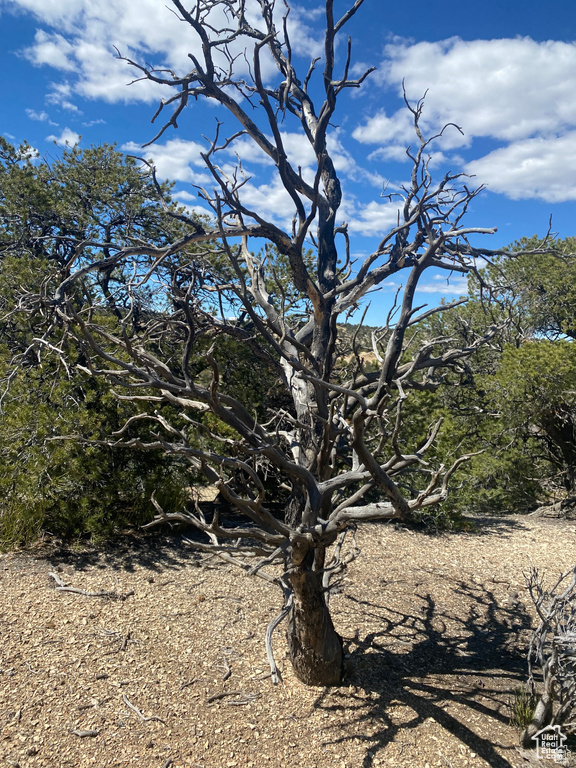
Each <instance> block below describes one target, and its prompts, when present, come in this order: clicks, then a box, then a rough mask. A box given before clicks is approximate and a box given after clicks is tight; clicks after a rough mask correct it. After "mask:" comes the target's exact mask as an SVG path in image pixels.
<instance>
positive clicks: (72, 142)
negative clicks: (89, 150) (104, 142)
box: [46, 128, 81, 147]
mask: <svg viewBox="0 0 576 768" xmlns="http://www.w3.org/2000/svg"><path fill="white" fill-rule="evenodd" d="M80 138H81V136H80V134H79V133H76V131H72V130H70V128H64V130H63V131H62V133H61V134H60V136H46V141H53V142H54V143H55V144H58V146H59V147H75V146H76V144H78V143H79V142H80Z"/></svg>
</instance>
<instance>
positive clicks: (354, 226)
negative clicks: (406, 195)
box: [348, 200, 398, 237]
mask: <svg viewBox="0 0 576 768" xmlns="http://www.w3.org/2000/svg"><path fill="white" fill-rule="evenodd" d="M397 221H398V203H397V202H386V203H378V202H376V201H375V200H372V201H371V202H370V203H368V204H367V205H363V206H360V207H358V206H356V210H355V213H354V216H353V218H351V219H350V220H349V222H348V228H349V230H350V232H352V233H354V234H360V235H365V236H367V237H374V236H381V235H384V234H385V233H386V232H388V230H389V229H390V228H391V227H394V226H395V225H396V223H397Z"/></svg>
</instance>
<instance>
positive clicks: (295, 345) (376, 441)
mask: <svg viewBox="0 0 576 768" xmlns="http://www.w3.org/2000/svg"><path fill="white" fill-rule="evenodd" d="M172 2H173V5H174V9H175V11H176V13H177V14H178V15H179V16H180V18H181V20H182V22H183V23H185V24H187V25H189V28H190V34H191V51H192V52H191V53H190V59H191V62H192V68H191V69H190V71H188V72H186V73H183V74H176V73H173V72H167V71H166V70H155V69H153V68H149V67H144V66H142V65H139V64H138V63H136V62H130V63H131V64H132V65H133V66H135V67H138V68H139V69H140V71H141V75H142V77H144V78H148V79H150V80H152V81H154V82H155V83H160V84H162V85H164V86H166V88H167V90H168V92H169V95H168V97H167V98H166V99H164V101H163V102H162V105H161V107H160V109H159V110H158V113H157V116H156V117H158V116H162V115H163V114H164V110H169V109H172V110H173V112H172V114H171V116H170V117H169V118H168V119H167V120H166V122H165V124H164V125H163V127H162V128H161V130H160V131H159V133H158V135H157V137H156V138H158V137H159V136H160V135H162V134H163V133H164V131H165V130H166V129H168V128H170V127H171V126H173V127H176V121H177V118H178V116H179V115H180V113H181V112H182V111H183V110H184V109H186V108H187V107H188V105H189V104H192V105H194V108H199V105H200V104H201V103H202V101H203V100H205V99H209V100H213V101H215V102H217V103H218V104H219V105H220V106H221V107H223V108H225V110H227V112H228V115H229V119H231V120H233V121H234V122H235V127H233V128H231V129H230V130H229V132H225V130H224V125H223V124H220V125H219V129H218V131H217V135H216V136H215V138H214V140H213V141H211V142H209V143H208V145H207V148H206V151H205V152H204V154H203V155H202V157H203V160H204V163H205V166H206V168H207V170H208V171H209V173H210V174H211V176H212V178H213V186H212V188H208V187H206V188H203V189H200V190H199V194H200V197H201V198H202V199H203V201H204V204H206V205H208V206H209V207H210V208H211V210H212V211H213V222H214V223H213V224H208V223H206V222H199V221H197V220H195V219H194V218H193V217H191V216H190V217H187V216H186V214H184V213H182V212H181V211H180V212H172V215H174V216H178V217H179V218H180V221H181V223H182V224H183V225H185V227H186V228H187V229H186V231H185V233H184V234H183V235H182V236H181V237H180V238H178V239H177V240H175V241H174V242H172V243H170V244H168V245H166V246H152V245H150V243H148V242H146V241H144V240H142V239H139V236H138V234H137V233H136V234H135V235H134V236H133V237H132V239H130V235H128V242H127V241H126V240H123V241H122V242H119V241H115V240H114V239H112V240H107V239H106V237H105V236H104V238H103V240H102V241H90V242H86V241H82V240H78V239H75V236H74V233H60V234H58V235H53V236H55V237H59V238H62V240H63V241H65V242H66V243H67V244H68V246H69V249H68V250H69V252H70V258H69V259H68V260H67V261H66V263H65V264H63V265H61V267H60V269H59V270H57V271H55V272H54V274H53V275H51V276H50V277H49V278H48V279H47V280H46V282H45V284H44V288H43V291H42V292H41V294H40V295H35V296H32V295H29V296H28V297H27V298H26V300H25V301H24V300H23V305H25V306H26V307H28V308H31V309H32V308H33V309H38V308H40V309H41V311H42V312H44V313H45V314H46V317H47V318H49V319H50V321H51V322H52V323H53V324H56V325H58V326H59V328H60V329H61V332H62V331H63V332H64V335H65V337H66V339H67V341H66V343H69V339H73V340H74V343H75V345H76V346H77V347H78V346H79V347H80V349H81V350H82V356H83V359H84V361H85V368H86V369H87V370H90V371H91V372H92V373H93V374H94V375H98V376H105V377H108V379H109V380H110V381H111V382H112V383H113V385H114V387H115V389H116V391H118V395H119V397H125V398H131V399H133V400H136V401H138V402H139V403H149V404H150V409H149V410H148V411H147V412H146V413H142V414H139V415H138V416H135V417H133V418H132V419H130V420H129V421H128V423H127V424H126V425H125V427H124V428H123V429H122V430H121V432H120V433H117V434H116V435H113V436H111V438H110V441H109V444H112V445H115V446H117V447H119V448H120V447H122V448H123V449H130V448H135V449H136V448H137V449H149V450H163V451H166V452H168V453H173V454H175V455H179V456H180V457H182V458H184V459H186V460H187V461H188V462H189V463H190V466H191V467H192V468H193V470H194V472H200V473H202V474H203V475H204V477H205V478H206V479H207V481H209V482H210V483H213V484H216V485H217V486H218V488H219V490H220V492H221V494H222V496H223V497H224V498H225V499H226V501H227V502H228V503H229V504H230V505H231V506H232V507H233V508H235V510H236V512H237V513H238V514H239V515H241V516H242V517H243V518H244V520H245V524H238V523H236V522H230V519H228V520H226V519H225V518H224V517H223V516H221V515H220V514H219V512H218V510H217V511H216V512H214V514H213V515H212V514H210V515H208V514H205V513H204V512H203V511H202V509H201V508H200V507H194V506H193V505H191V506H190V507H188V508H183V509H182V511H181V512H178V513H175V514H174V513H172V514H164V513H163V511H162V509H161V508H160V506H159V505H157V511H158V518H157V519H158V522H161V521H165V520H169V521H185V522H187V523H189V524H192V525H193V526H195V527H196V528H197V529H199V531H201V532H202V533H204V534H205V535H206V537H207V538H206V540H205V541H197V542H196V546H198V547H201V548H203V549H205V550H208V551H211V552H215V553H217V554H218V555H220V556H221V557H223V558H225V559H227V560H228V561H231V562H234V563H237V564H238V565H239V566H241V567H243V568H244V569H245V570H247V571H249V572H250V573H252V574H257V575H259V576H261V577H263V578H267V579H270V580H272V581H274V582H275V583H277V584H278V585H279V586H280V587H281V588H282V590H283V595H284V601H285V602H284V609H283V611H282V613H281V614H280V617H283V616H286V615H289V628H288V642H289V652H290V656H291V661H292V663H293V666H294V669H295V671H296V674H297V675H298V677H299V678H300V679H301V680H302V681H304V682H305V683H309V684H319V685H326V684H336V683H338V682H339V681H340V679H341V674H342V658H343V655H342V643H341V640H340V637H339V636H338V634H337V632H336V630H335V628H334V626H333V623H332V620H331V617H330V613H329V610H328V606H327V602H326V588H327V585H328V583H329V579H330V575H331V574H333V573H334V572H336V571H337V570H338V569H339V568H341V567H342V562H343V560H345V557H344V556H343V555H341V541H342V539H341V537H342V535H343V533H344V532H346V530H347V529H349V528H350V527H352V526H354V525H356V524H358V523H361V522H364V521H373V520H381V519H394V518H398V519H410V518H412V517H413V516H414V515H415V514H416V513H417V512H418V511H419V510H422V509H423V508H425V507H427V506H430V505H433V504H436V503H438V502H440V501H441V500H442V499H444V498H445V496H446V494H447V487H448V481H449V479H450V476H451V475H452V473H453V472H454V470H455V468H456V467H457V466H458V464H459V463H460V461H462V460H463V459H461V460H459V461H458V462H456V463H455V464H454V466H452V467H450V468H445V467H442V466H441V467H431V466H429V465H428V464H427V462H426V459H425V455H426V452H427V451H428V449H429V448H430V446H431V445H432V444H433V442H434V439H435V436H436V434H437V432H438V429H439V428H440V425H439V424H435V425H431V426H430V429H429V430H428V432H427V434H424V435H422V436H421V439H420V440H419V441H417V442H416V444H413V445H406V444H404V442H403V423H402V419H403V406H404V403H405V402H406V399H407V398H409V397H410V393H411V392H412V391H414V390H418V389H433V388H434V387H437V386H438V384H439V382H440V379H441V375H442V371H444V370H446V369H447V368H450V369H452V370H456V371H462V372H463V371H464V370H465V365H466V363H465V361H466V359H467V357H468V356H469V355H471V354H472V353H473V352H474V350H475V349H476V348H477V347H478V346H479V345H481V344H483V343H485V342H486V341H487V340H489V339H490V337H491V335H492V334H493V333H494V329H493V328H490V329H488V330H487V331H486V333H485V334H484V335H482V336H475V337H474V338H471V339H470V340H469V343H467V344H466V345H465V346H462V345H459V346H454V345H453V340H452V339H451V338H443V337H439V338H428V339H424V340H422V338H423V337H422V334H416V332H415V326H416V325H417V323H418V322H419V320H420V319H421V318H423V317H427V316H429V315H430V314H431V313H433V312H438V311H448V310H449V309H450V308H452V307H453V306H456V305H457V304H458V303H459V302H453V303H452V304H445V305H442V306H440V307H435V308H426V307H417V306H415V295H416V290H417V287H418V284H419V281H420V280H421V279H422V276H423V275H424V274H425V273H426V271H427V270H445V271H446V273H452V272H458V273H462V274H466V273H468V272H470V271H474V270H475V269H476V264H477V260H478V259H479V258H482V257H483V256H487V255H489V254H488V252H484V251H482V250H479V249H476V248H473V247H472V246H471V245H470V244H469V241H468V237H469V235H471V234H477V233H491V232H493V231H494V230H487V229H479V228H475V227H468V226H466V225H465V224H464V222H463V219H464V216H465V214H466V212H467V209H468V206H469V203H470V202H471V200H473V198H474V197H475V196H476V195H477V194H478V191H479V190H471V189H469V188H468V187H467V186H466V184H465V183H464V180H463V179H462V178H461V176H460V175H459V174H447V175H445V176H444V177H443V178H442V179H441V180H440V181H439V182H437V183H435V182H434V181H433V179H432V177H431V174H430V173H429V168H428V153H429V150H430V146H431V142H432V141H433V140H434V138H437V137H433V138H431V139H429V138H426V137H425V136H424V135H423V133H422V132H421V128H420V118H421V112H422V107H423V105H422V103H418V104H417V105H416V106H410V105H409V104H408V103H407V108H408V109H410V111H411V113H412V116H413V119H414V120H413V121H414V129H415V133H416V139H417V144H416V147H415V149H413V150H408V157H409V159H410V161H411V164H412V167H411V175H410V180H409V182H408V183H407V184H406V185H405V187H404V188H403V189H401V190H399V192H398V198H397V199H398V219H397V225H396V226H395V227H393V228H392V229H391V230H390V231H388V232H386V233H383V234H382V239H381V241H380V243H379V245H378V247H377V248H376V249H375V250H374V252H373V253H371V254H370V255H368V256H367V257H365V258H363V259H362V260H359V261H353V260H352V259H351V256H350V242H349V233H348V228H347V226H346V224H345V223H343V222H342V221H341V220H340V219H339V208H340V206H341V202H342V188H341V181H340V178H339V176H338V173H337V170H336V167H335V162H334V158H333V157H332V155H331V151H330V141H329V137H330V132H331V130H333V129H332V120H333V118H334V115H335V113H336V109H337V106H338V100H339V96H340V95H341V94H342V92H343V91H345V90H346V89H350V88H359V87H360V86H361V85H362V83H363V82H364V81H365V79H366V77H367V76H368V75H369V72H370V71H368V72H366V73H364V74H363V75H362V76H360V77H358V78H357V79H354V78H353V77H352V76H351V74H350V73H351V71H352V66H351V45H350V43H349V44H348V47H347V49H345V50H346V51H347V53H345V56H344V60H343V61H342V62H341V64H340V66H339V67H337V66H336V60H335V52H336V47H337V46H336V42H337V38H338V36H339V35H340V34H341V33H342V31H343V30H344V28H345V27H346V24H347V22H348V21H349V20H350V19H351V18H352V17H353V16H354V15H355V14H356V13H357V12H358V11H359V9H360V7H361V6H362V4H363V0H356V2H355V3H354V5H353V6H352V7H351V8H350V9H349V10H348V11H347V12H345V13H344V14H343V15H342V16H341V17H339V18H337V17H336V16H335V15H334V2H333V0H326V2H325V31H324V54H323V57H322V60H321V61H318V60H316V61H314V62H312V64H311V66H310V67H309V69H308V70H307V71H304V72H303V73H300V72H298V71H297V61H296V59H295V57H293V56H292V52H291V51H292V49H291V45H290V39H289V25H288V23H287V19H288V14H289V11H290V8H289V4H288V3H286V2H285V3H283V4H282V3H277V4H275V2H274V0H257V2H251V3H249V2H247V0H194V2H193V3H192V5H191V7H190V8H189V9H187V7H185V6H184V5H183V4H182V3H181V2H180V0H172ZM275 5H277V6H278V7H277V8H276V7H275ZM238 57H241V58H242V69H243V73H242V74H241V75H239V74H237V67H238V61H239V58H238ZM264 61H265V62H266V66H267V68H268V71H267V74H266V78H264V76H263V74H262V71H263V63H264ZM271 64H272V65H273V67H272V68H273V69H274V71H275V73H276V74H275V75H273V74H271V73H270V68H271V67H270V65H271ZM317 70H318V71H317ZM226 125H228V124H226ZM285 126H292V127H294V126H295V128H294V129H295V130H298V131H299V133H300V136H301V140H302V142H306V143H307V145H309V148H310V150H311V151H312V153H313V156H314V158H315V169H314V174H313V176H312V177H307V176H306V175H305V174H302V173H301V172H300V169H299V168H298V167H294V165H293V164H292V162H291V161H290V157H289V152H288V150H287V147H286V146H285V133H284V129H285V128H284V127H285ZM244 142H251V143H252V144H253V145H255V146H256V147H257V148H258V150H259V151H260V152H262V153H264V155H265V156H267V158H269V160H270V161H271V162H272V163H273V164H274V166H275V168H276V172H277V175H278V178H279V180H280V182H281V184H282V187H283V189H284V190H285V191H286V193H287V195H288V198H289V200H290V201H291V205H292V207H293V217H292V223H291V226H290V227H288V228H284V227H282V226H281V225H279V224H278V223H277V222H276V221H275V220H274V218H273V217H272V216H271V215H269V213H268V212H267V211H266V210H254V209H252V208H251V207H250V206H249V205H248V204H247V202H246V199H245V195H244V194H243V193H244V186H245V184H246V176H245V175H244V172H243V169H242V166H241V162H240V161H238V165H237V167H236V168H235V170H232V171H230V170H229V168H228V170H226V169H225V163H221V164H219V157H221V156H224V153H225V152H226V151H228V150H229V149H230V148H232V149H233V148H234V146H235V144H237V145H238V147H239V152H240V153H241V151H242V150H241V147H242V146H243V144H244ZM394 199H396V198H394ZM49 236H50V235H49ZM203 249H205V253H204V252H203ZM399 273H402V278H401V279H402V280H403V281H404V288H403V290H402V291H401V292H400V293H399V294H398V295H397V300H396V303H395V307H394V310H393V311H391V312H390V315H389V318H388V322H387V323H386V324H385V326H384V327H382V328H381V329H380V330H379V331H377V332H373V333H372V334H368V335H366V334H362V333H357V334H355V335H354V334H352V335H351V334H349V333H343V330H344V326H343V323H344V322H345V320H346V318H347V317H348V316H349V313H350V312H351V311H353V310H354V309H355V308H357V307H358V305H359V304H361V303H362V301H363V300H364V299H365V297H366V296H367V294H369V293H373V292H374V291H376V290H378V289H379V288H381V287H382V286H383V285H384V284H385V282H386V281H388V280H390V279H396V280H397V279H398V275H399ZM102 276H108V277H109V278H110V279H109V280H108V279H107V280H106V281H105V285H106V291H104V290H103V289H102V291H101V292H100V294H99V293H98V286H99V285H101V284H102ZM151 287H153V288H154V291H155V296H156V299H155V301H154V302H153V303H152V305H150V304H149V311H148V313H147V314H146V313H142V312H141V311H138V308H139V306H140V303H139V301H140V300H139V295H140V293H141V292H142V291H143V290H146V289H150V288H151ZM98 296H100V300H97V298H98ZM111 313H112V314H113V315H114V322H113V323H112V322H111V321H110V316H111ZM223 337H230V338H232V339H236V340H239V341H240V342H242V344H243V345H245V346H246V348H250V349H252V350H253V352H254V355H255V359H257V360H261V361H263V362H264V363H265V364H266V365H267V366H268V367H269V368H272V369H274V370H275V371H276V375H277V377H278V379H279V380H280V381H281V383H282V387H283V390H284V393H285V396H284V398H283V399H280V401H279V402H278V403H277V405H276V407H275V408H274V409H271V410H269V412H268V413H265V409H262V408H260V409H258V408H252V407H250V406H249V405H248V404H247V403H246V402H244V401H243V398H242V396H241V393H240V394H239V393H238V392H237V391H236V392H232V391H231V389H230V387H229V386H228V384H227V377H226V371H225V370H223V363H222V359H221V357H219V355H218V349H219V347H218V344H219V340H220V339H222V338H223ZM416 339H418V345H416V341H415V340H416ZM48 341H49V339H48V337H46V342H48ZM366 341H367V342H368V346H369V349H368V350H365V349H364V348H363V344H364V342H366ZM61 349H62V354H65V345H62V347H61ZM199 351H200V352H201V354H199ZM256 375H257V374H256ZM143 423H145V424H146V427H147V434H148V435H149V434H150V428H151V426H153V427H155V429H156V438H155V439H152V440H151V439H147V440H146V439H144V438H142V437H141V436H139V433H138V430H139V426H141V425H142V424H143ZM411 471H416V472H417V478H418V482H411V481H410V473H411ZM422 478H424V480H423V479H422ZM279 502H282V503H281V504H279ZM279 506H282V513H281V514H279V513H278V507H279ZM236 519H237V515H236ZM332 545H335V547H334V549H333V550H329V548H330V547H331V546H332ZM329 551H331V553H332V554H330V555H328V554H327V553H328V552H329ZM278 565H279V568H278V567H277V566H278ZM280 617H279V618H280ZM278 621H279V619H278V620H276V621H275V622H273V623H272V624H271V625H270V628H269V632H268V641H269V638H270V634H271V632H272V630H273V628H274V626H276V624H277V623H278ZM268 648H269V650H270V643H269V642H268ZM270 661H271V665H272V671H273V675H274V677H276V674H277V670H276V667H275V664H274V661H273V658H272V657H271V655H270Z"/></svg>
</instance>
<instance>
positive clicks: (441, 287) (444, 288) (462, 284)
mask: <svg viewBox="0 0 576 768" xmlns="http://www.w3.org/2000/svg"><path fill="white" fill-rule="evenodd" d="M418 292H419V293H433V294H438V295H440V296H466V295H467V294H468V280H467V278H466V277H463V276H461V275H453V276H451V277H448V278H447V277H446V275H445V274H439V275H434V277H433V279H432V281H431V282H429V283H422V284H421V285H419V286H418Z"/></svg>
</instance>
